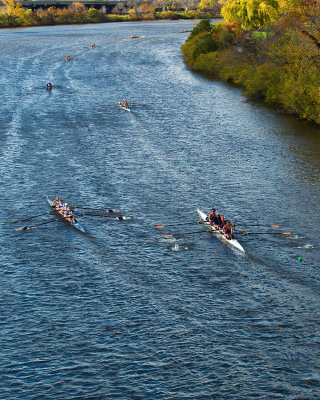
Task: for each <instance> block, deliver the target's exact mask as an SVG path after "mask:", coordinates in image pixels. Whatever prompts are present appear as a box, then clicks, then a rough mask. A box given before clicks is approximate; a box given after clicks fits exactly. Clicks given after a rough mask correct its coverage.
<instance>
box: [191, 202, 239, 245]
mask: <svg viewBox="0 0 320 400" xmlns="http://www.w3.org/2000/svg"><path fill="white" fill-rule="evenodd" d="M197 213H198V214H199V217H200V218H201V220H202V221H204V225H206V226H209V227H210V229H211V231H210V232H212V234H214V235H215V236H216V237H217V238H218V239H219V240H221V241H222V242H224V243H227V244H228V245H229V246H231V247H233V248H235V249H237V250H239V251H241V252H242V253H245V251H244V248H243V247H242V246H241V244H240V243H239V242H238V241H237V239H227V238H226V237H225V236H224V235H223V234H222V233H221V232H219V231H218V229H216V228H214V227H213V226H212V225H210V224H209V222H208V221H207V214H205V213H204V212H202V211H201V210H199V209H197Z"/></svg>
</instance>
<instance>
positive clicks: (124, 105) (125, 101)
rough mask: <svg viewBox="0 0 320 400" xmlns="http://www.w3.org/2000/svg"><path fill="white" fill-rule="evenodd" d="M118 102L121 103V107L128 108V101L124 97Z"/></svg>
mask: <svg viewBox="0 0 320 400" xmlns="http://www.w3.org/2000/svg"><path fill="white" fill-rule="evenodd" d="M120 104H121V105H122V107H125V108H129V103H128V102H127V100H125V99H122V100H121V101H120Z"/></svg>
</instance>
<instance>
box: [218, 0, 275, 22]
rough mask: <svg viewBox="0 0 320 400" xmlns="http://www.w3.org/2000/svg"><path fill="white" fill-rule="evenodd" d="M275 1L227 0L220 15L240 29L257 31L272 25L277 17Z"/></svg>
mask: <svg viewBox="0 0 320 400" xmlns="http://www.w3.org/2000/svg"><path fill="white" fill-rule="evenodd" d="M278 12H279V2H278V1H277V0H227V1H225V5H224V7H222V10H221V14H222V16H223V17H224V19H225V20H226V21H228V22H234V21H235V22H237V23H238V24H239V26H240V27H241V28H246V29H258V28H261V27H265V26H267V25H269V24H270V23H272V22H273V21H274V20H275V19H276V18H277V16H278Z"/></svg>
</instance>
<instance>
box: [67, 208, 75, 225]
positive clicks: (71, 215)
mask: <svg viewBox="0 0 320 400" xmlns="http://www.w3.org/2000/svg"><path fill="white" fill-rule="evenodd" d="M74 215H75V212H74V211H73V209H72V208H71V207H70V206H68V210H67V218H68V220H69V221H70V222H76V220H75V218H74Z"/></svg>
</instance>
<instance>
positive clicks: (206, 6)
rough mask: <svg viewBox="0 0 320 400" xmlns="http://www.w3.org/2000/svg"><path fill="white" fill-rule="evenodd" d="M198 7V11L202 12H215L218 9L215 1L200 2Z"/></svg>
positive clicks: (203, 0)
mask: <svg viewBox="0 0 320 400" xmlns="http://www.w3.org/2000/svg"><path fill="white" fill-rule="evenodd" d="M198 7H199V8H200V10H204V11H209V10H210V11H212V10H213V11H216V10H218V9H219V7H218V5H217V0H201V1H200V3H199V4H198Z"/></svg>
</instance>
